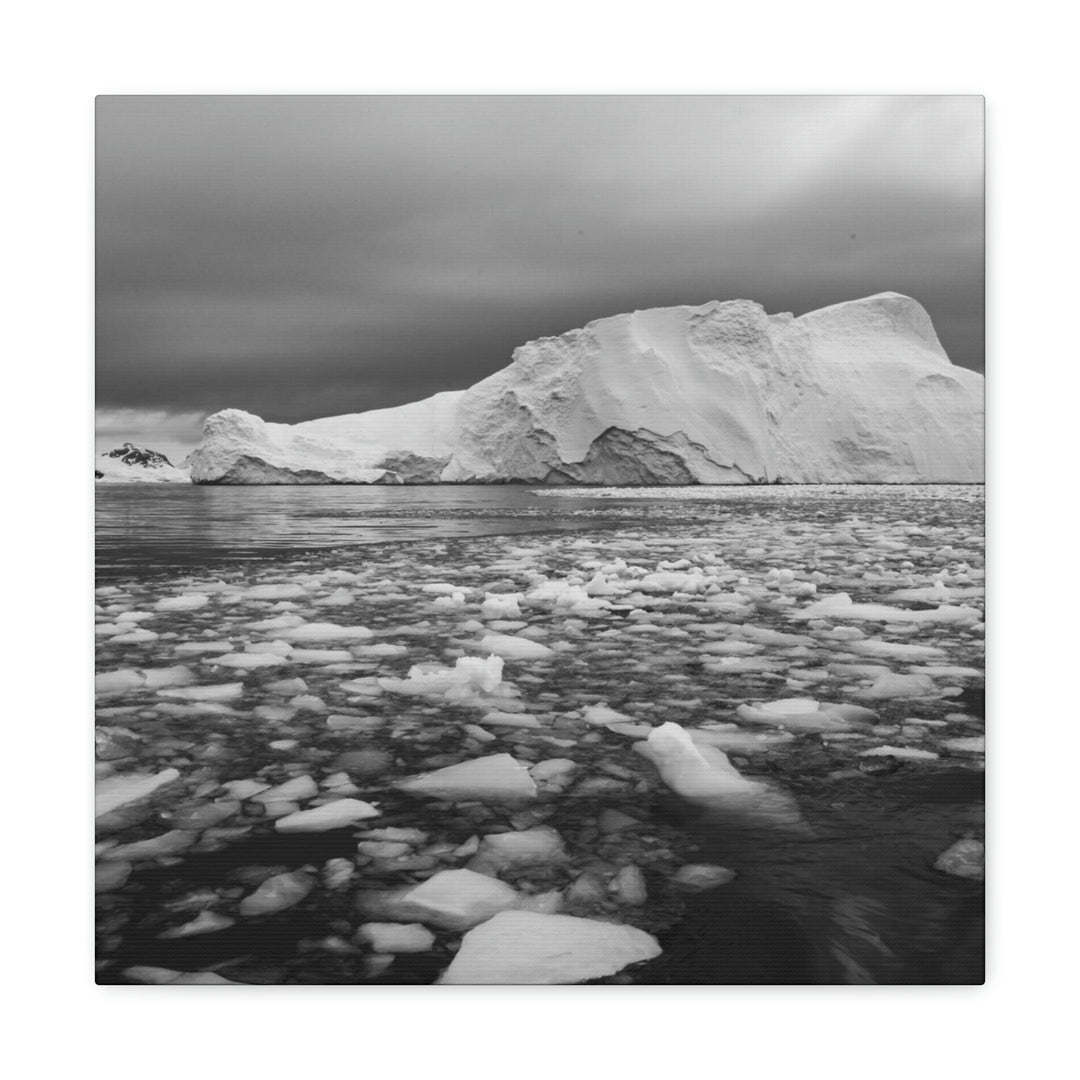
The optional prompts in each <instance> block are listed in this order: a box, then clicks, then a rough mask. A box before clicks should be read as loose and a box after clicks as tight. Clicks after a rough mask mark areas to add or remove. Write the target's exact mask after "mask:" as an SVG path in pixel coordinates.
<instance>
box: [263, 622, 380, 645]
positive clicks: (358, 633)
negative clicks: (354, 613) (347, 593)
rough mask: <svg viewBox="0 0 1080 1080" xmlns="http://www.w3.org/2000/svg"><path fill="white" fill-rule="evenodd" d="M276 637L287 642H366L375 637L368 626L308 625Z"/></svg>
mask: <svg viewBox="0 0 1080 1080" xmlns="http://www.w3.org/2000/svg"><path fill="white" fill-rule="evenodd" d="M275 636H276V637H279V638H284V640H286V641H364V640H366V639H367V638H370V637H372V636H373V635H372V633H371V631H370V630H369V629H368V628H367V627H366V626H337V625H336V624H335V623H306V624H305V625H304V626H294V627H291V628H287V629H284V630H279V631H278V632H277V634H276V635H275Z"/></svg>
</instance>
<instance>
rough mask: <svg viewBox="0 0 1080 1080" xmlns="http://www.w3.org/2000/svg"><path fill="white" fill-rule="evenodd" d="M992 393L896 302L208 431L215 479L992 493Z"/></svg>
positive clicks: (702, 311) (605, 340)
mask: <svg viewBox="0 0 1080 1080" xmlns="http://www.w3.org/2000/svg"><path fill="white" fill-rule="evenodd" d="M983 411H984V407H983V378H982V376H981V375H979V374H978V373H976V372H973V371H969V370H967V369H966V368H961V367H957V366H955V365H954V364H953V363H952V362H951V361H950V360H949V358H948V356H947V355H946V353H945V351H944V349H943V348H942V347H941V343H940V342H939V341H938V338H937V334H936V333H935V331H934V327H933V324H932V322H931V320H930V316H929V315H928V314H927V313H926V311H925V310H924V309H923V308H922V306H921V305H920V304H919V303H918V302H917V301H915V300H913V299H911V298H910V297H907V296H902V295H900V294H899V293H895V292H885V293H879V294H877V295H874V296H869V297H865V298H863V299H860V300H852V301H848V302H845V303H840V304H835V305H833V306H831V307H826V308H822V309H821V310H819V311H812V312H809V313H807V314H805V315H802V316H800V317H798V318H795V317H794V316H793V315H791V314H776V315H769V314H767V313H766V311H765V309H764V308H763V307H762V306H761V305H760V304H757V303H754V302H752V301H749V300H731V301H723V302H721V301H711V302H709V303H706V304H703V305H700V306H697V307H692V306H679V307H668V308H654V309H651V310H646V311H635V312H633V313H630V314H623V315H615V316H612V317H610V318H603V319H598V320H596V321H594V322H591V323H589V324H588V325H587V326H585V327H584V328H582V329H578V330H571V331H569V332H568V333H565V334H562V335H559V336H557V337H549V338H541V339H539V340H537V341H531V342H529V343H527V344H525V345H523V346H521V347H520V348H518V349H517V350H516V351H515V352H514V354H513V358H512V362H511V363H510V364H509V365H508V366H507V367H505V368H503V369H502V370H501V371H498V372H496V373H495V374H493V375H491V376H489V377H488V378H486V379H483V380H482V381H480V382H478V383H476V384H475V385H474V386H472V387H470V388H469V389H467V390H459V391H451V392H447V393H441V394H436V395H435V396H434V397H430V398H427V399H425V400H423V401H418V402H414V403H412V404H409V405H402V406H399V407H397V408H391V409H379V410H374V411H369V412H360V413H354V414H350V415H345V416H337V417H329V418H325V419H320V420H309V421H305V422H303V423H299V424H294V425H288V424H276V423H268V422H266V421H264V420H262V419H261V418H259V417H257V416H253V415H251V414H250V413H246V412H243V411H241V410H238V409H226V410H224V411H222V412H218V413H214V414H213V415H212V416H210V417H208V418H207V420H206V423H205V426H204V430H203V437H202V441H201V443H200V445H199V447H198V448H197V449H196V450H195V452H194V453H193V454H192V455H191V457H190V458H189V459H188V463H189V464H190V469H191V478H192V480H193V481H194V482H195V483H200V484H281V483H290V484H373V483H380V484H396V483H435V482H451V483H504V482H519V483H541V484H610V485H635V484H647V485H653V484H678V485H682V484H756V483H770V482H784V483H791V484H811V483H981V482H982V480H983V462H982V448H983Z"/></svg>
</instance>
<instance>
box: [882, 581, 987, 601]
mask: <svg viewBox="0 0 1080 1080" xmlns="http://www.w3.org/2000/svg"><path fill="white" fill-rule="evenodd" d="M985 594H986V590H985V589H984V588H982V587H981V586H978V585H971V586H953V587H951V588H950V587H949V586H948V585H946V584H945V582H944V581H942V580H941V579H940V578H939V579H938V580H937V581H935V582H934V584H933V585H928V586H925V587H923V588H918V589H897V590H896V592H893V593H890V594H889V599H891V600H921V601H923V602H924V603H928V604H947V603H948V602H949V601H950V600H960V599H963V598H964V597H966V596H971V597H978V596H984V595H985Z"/></svg>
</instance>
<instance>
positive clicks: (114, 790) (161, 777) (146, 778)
mask: <svg viewBox="0 0 1080 1080" xmlns="http://www.w3.org/2000/svg"><path fill="white" fill-rule="evenodd" d="M179 779H180V773H179V772H178V771H177V770H176V769H165V770H163V771H162V772H159V773H122V774H121V775H119V776H109V777H106V778H105V779H104V780H99V781H98V782H97V784H96V785H95V788H94V816H95V817H101V815H102V814H107V813H109V811H110V810H115V809H116V808H117V807H118V806H126V805H127V804H128V803H131V802H135V801H137V800H138V799H145V798H146V797H147V796H148V795H152V794H153V793H154V792H155V791H157V790H158V788H162V787H165V786H166V785H167V784H171V783H173V782H174V781H176V780H179Z"/></svg>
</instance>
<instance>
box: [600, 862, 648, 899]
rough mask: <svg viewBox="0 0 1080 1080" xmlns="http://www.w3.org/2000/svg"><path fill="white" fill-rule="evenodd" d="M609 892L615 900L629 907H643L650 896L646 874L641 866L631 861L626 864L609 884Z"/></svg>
mask: <svg viewBox="0 0 1080 1080" xmlns="http://www.w3.org/2000/svg"><path fill="white" fill-rule="evenodd" d="M608 892H610V893H611V895H612V897H613V898H614V900H615V902H616V903H618V904H624V905H626V906H628V907H641V905H642V904H644V903H645V901H646V900H648V898H649V894H648V891H647V889H646V887H645V875H644V874H643V873H642V872H641V869H640V867H637V866H634V864H633V863H630V864H629V865H627V866H624V867H623V868H622V869H621V870H620V871H619V872H618V873H617V874H616V875H615V876H614V877H613V878H612V879H611V881H610V883H609V884H608Z"/></svg>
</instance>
